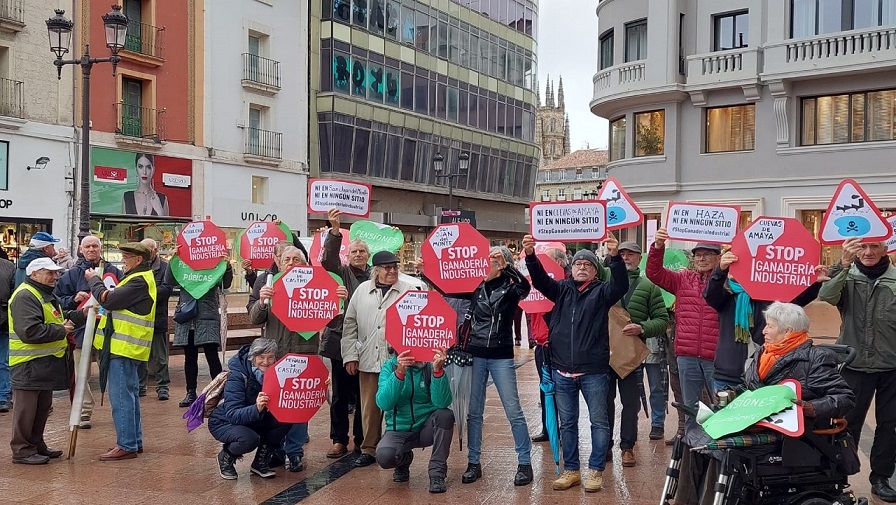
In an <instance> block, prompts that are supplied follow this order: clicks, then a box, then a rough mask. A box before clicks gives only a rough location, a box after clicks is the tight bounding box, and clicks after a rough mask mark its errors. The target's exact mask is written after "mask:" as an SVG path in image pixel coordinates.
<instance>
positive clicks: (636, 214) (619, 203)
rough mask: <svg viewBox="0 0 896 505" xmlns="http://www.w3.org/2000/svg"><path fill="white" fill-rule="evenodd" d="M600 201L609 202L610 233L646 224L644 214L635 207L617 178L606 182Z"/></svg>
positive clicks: (608, 221)
mask: <svg viewBox="0 0 896 505" xmlns="http://www.w3.org/2000/svg"><path fill="white" fill-rule="evenodd" d="M597 199H598V200H603V201H605V202H607V229H608V230H610V231H613V230H621V229H622V228H631V227H632V226H638V225H639V224H641V223H642V222H644V214H643V213H642V212H641V209H639V208H638V206H637V205H635V202H633V201H632V199H631V197H630V196H628V193H626V192H625V190H624V189H622V185H621V184H619V181H617V180H616V178H615V177H610V178H609V179H607V180H606V181H604V184H603V186H601V189H600V193H598V195H597Z"/></svg>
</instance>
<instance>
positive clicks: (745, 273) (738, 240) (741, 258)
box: [729, 217, 821, 302]
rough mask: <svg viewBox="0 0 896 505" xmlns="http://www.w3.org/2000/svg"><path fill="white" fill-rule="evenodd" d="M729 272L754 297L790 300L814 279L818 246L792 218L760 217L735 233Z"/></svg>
mask: <svg viewBox="0 0 896 505" xmlns="http://www.w3.org/2000/svg"><path fill="white" fill-rule="evenodd" d="M731 252H732V253H734V254H736V255H737V258H738V260H737V261H735V262H734V263H732V264H731V267H730V269H729V270H730V272H731V275H732V277H734V279H735V280H737V282H739V283H740V285H741V286H743V288H744V289H745V290H746V291H747V294H748V295H750V298H752V299H754V300H780V301H783V302H789V301H791V300H793V299H794V298H796V297H797V296H798V295H799V294H800V293H802V292H803V291H805V290H806V288H808V287H809V286H811V285H812V284H814V283H815V281H816V279H817V277H818V276H817V275H816V273H815V267H816V266H817V265H818V264H819V263H820V262H821V246H819V245H818V241H817V240H815V237H813V236H812V234H811V233H809V230H807V229H806V227H805V226H803V224H802V223H801V222H800V221H799V220H798V219H795V218H790V217H788V218H784V217H759V218H757V219H756V220H755V221H753V222H752V223H750V225H749V226H747V227H746V228H744V229H743V231H741V232H740V233H738V234H737V236H736V237H734V241H732V243H731Z"/></svg>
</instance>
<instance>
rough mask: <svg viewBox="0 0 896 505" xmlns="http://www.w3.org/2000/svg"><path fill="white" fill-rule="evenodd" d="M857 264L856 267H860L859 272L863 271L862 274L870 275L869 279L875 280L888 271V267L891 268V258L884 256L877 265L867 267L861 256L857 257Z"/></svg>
mask: <svg viewBox="0 0 896 505" xmlns="http://www.w3.org/2000/svg"><path fill="white" fill-rule="evenodd" d="M855 265H856V268H858V269H859V272H862V275H864V276H865V277H868V278H869V279H871V280H872V281H873V280H877V278H878V277H880V276H881V275H883V274H884V273H885V272H886V271H887V269H888V268H890V258H888V257H887V256H884V257H883V258H881V259H880V261H879V262H877V264H876V265H873V266H870V267H866V266H865V265H864V264H863V263H862V262H861V261H860V260H859V258H856V259H855Z"/></svg>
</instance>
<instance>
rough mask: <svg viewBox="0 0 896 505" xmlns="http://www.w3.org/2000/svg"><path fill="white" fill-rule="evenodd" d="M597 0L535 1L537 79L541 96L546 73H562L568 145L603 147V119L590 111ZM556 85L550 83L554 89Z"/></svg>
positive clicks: (579, 147) (595, 65)
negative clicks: (567, 121)
mask: <svg viewBox="0 0 896 505" xmlns="http://www.w3.org/2000/svg"><path fill="white" fill-rule="evenodd" d="M596 7H597V0H542V1H541V2H539V5H538V10H539V33H538V79H539V84H540V86H539V87H540V88H541V100H542V102H544V99H545V96H544V88H545V84H546V82H547V77H548V75H550V76H551V79H552V80H553V81H555V82H556V81H557V80H558V78H559V76H561V75H562V76H563V91H564V95H565V96H566V112H567V113H568V114H569V127H570V130H571V131H572V135H571V138H570V147H571V148H572V150H573V151H575V150H578V149H583V148H585V147H586V144H587V145H589V146H590V148H591V149H598V148H599V149H606V147H607V139H608V133H607V128H608V124H607V121H605V120H603V119H600V118H598V117H597V116H595V115H594V114H592V113H591V110H590V109H589V108H588V103H589V102H590V101H591V94H592V87H593V84H592V82H591V79H592V77H594V73H595V72H596V71H597V16H596V15H595V14H594V10H595V8H596ZM556 87H557V85H556V84H554V88H555V90H556Z"/></svg>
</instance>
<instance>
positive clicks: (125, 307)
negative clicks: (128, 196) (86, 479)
mask: <svg viewBox="0 0 896 505" xmlns="http://www.w3.org/2000/svg"><path fill="white" fill-rule="evenodd" d="M118 248H119V249H120V250H121V259H122V261H123V262H124V269H123V270H124V277H123V278H122V279H121V281H120V282H119V283H118V286H116V287H115V288H114V290H113V289H107V287H106V286H105V285H104V284H103V280H102V278H100V272H99V271H98V270H97V269H95V268H93V269H90V270H87V271H86V272H84V277H85V278H86V279H87V285H88V287H89V288H90V292H91V293H92V294H93V297H94V298H96V299H97V301H98V302H99V303H100V305H102V306H103V308H104V309H105V310H106V313H105V315H103V317H102V318H101V319H100V323H99V327H98V330H99V331H97V335H96V338H95V339H94V342H93V345H94V347H96V348H97V349H99V350H100V353H101V356H109V358H110V359H109V360H108V363H109V364H108V367H109V368H108V380H107V381H108V384H109V401H110V402H111V403H112V421H113V423H114V424H115V434H116V436H117V444H116V446H115V447H114V448H112V449H110V450H109V452H106V453H104V454H102V455H100V458H99V459H100V461H118V460H122V459H131V458H136V457H137V454H138V453H141V452H143V426H142V423H141V420H140V398H139V396H138V395H139V388H140V381H139V378H138V375H137V369H138V365H139V363H140V362H146V361H148V360H149V351H150V348H151V347H152V332H153V326H154V323H155V317H156V281H155V277H153V274H152V270H151V269H150V268H149V263H148V262H149V258H150V256H151V255H152V252H151V251H150V250H149V248H147V247H146V246H145V245H143V244H141V243H139V242H133V243H127V244H123V245H120V246H119V247H118ZM101 361H102V360H101Z"/></svg>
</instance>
